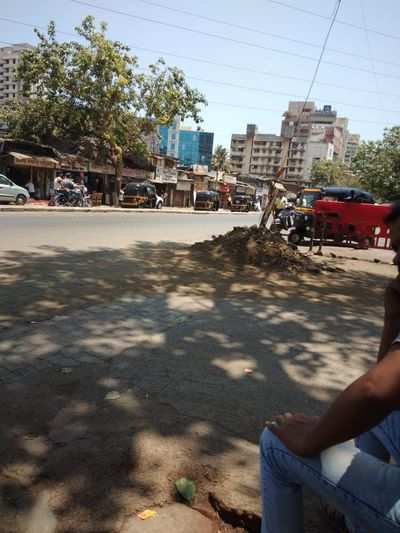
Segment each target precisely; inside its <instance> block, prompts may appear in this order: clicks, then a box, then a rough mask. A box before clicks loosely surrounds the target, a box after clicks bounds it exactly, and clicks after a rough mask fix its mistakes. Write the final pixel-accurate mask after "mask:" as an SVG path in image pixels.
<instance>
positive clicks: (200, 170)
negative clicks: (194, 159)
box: [193, 165, 208, 176]
mask: <svg viewBox="0 0 400 533" xmlns="http://www.w3.org/2000/svg"><path fill="white" fill-rule="evenodd" d="M193 174H197V175H198V176H206V175H207V174H208V166H207V165H193Z"/></svg>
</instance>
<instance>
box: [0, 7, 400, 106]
mask: <svg viewBox="0 0 400 533" xmlns="http://www.w3.org/2000/svg"><path fill="white" fill-rule="evenodd" d="M0 21H4V22H10V23H12V24H18V25H21V26H26V27H28V28H37V29H38V30H42V31H46V30H47V28H46V27H45V26H40V25H37V24H31V23H28V22H23V21H21V20H16V19H10V18H8V17H0ZM56 32H57V33H59V34H60V35H67V36H68V37H75V38H79V37H80V36H79V35H77V34H76V33H72V32H68V31H62V30H59V29H57V30H56ZM0 43H1V44H5V45H9V46H13V45H14V44H15V43H12V42H9V41H0ZM129 46H130V47H131V48H133V49H135V50H143V51H144V52H151V53H154V54H161V55H166V56H171V57H176V58H179V59H186V60H188V61H194V62H197V63H204V64H207V65H214V66H216V67H223V68H228V69H231V70H236V71H239V72H250V73H253V74H260V75H262V76H269V77H275V78H281V79H287V80H293V81H301V82H306V83H308V82H309V81H310V80H309V79H307V78H299V77H297V76H289V75H287V74H279V73H277V72H268V71H265V70H259V69H252V68H249V67H243V66H237V65H230V64H229V63H219V62H216V61H212V60H210V59H204V58H199V57H192V56H186V55H182V54H176V53H174V52H169V51H166V50H155V49H153V48H146V47H143V46H137V45H135V44H130V45H129ZM399 65H400V64H399ZM343 66H346V65H343ZM349 68H350V67H349ZM366 72H368V73H370V74H374V75H375V74H376V73H375V72H374V71H372V70H371V71H366ZM398 79H399V80H400V76H399V77H398ZM315 83H316V84H317V85H323V86H325V87H332V88H334V89H343V90H346V91H358V92H363V93H366V94H381V95H383V96H390V97H394V98H399V97H400V93H388V92H384V91H374V90H371V89H365V88H361V87H346V86H345V85H337V84H335V83H328V82H323V81H316V82H315Z"/></svg>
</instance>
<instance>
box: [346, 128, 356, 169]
mask: <svg viewBox="0 0 400 533" xmlns="http://www.w3.org/2000/svg"><path fill="white" fill-rule="evenodd" d="M359 146H360V136H359V135H358V134H357V133H349V135H348V137H347V142H346V149H345V154H344V162H345V163H346V165H348V166H350V165H351V162H352V161H353V157H354V156H355V154H356V152H357V150H358V147H359Z"/></svg>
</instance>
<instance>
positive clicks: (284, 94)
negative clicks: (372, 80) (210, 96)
mask: <svg viewBox="0 0 400 533" xmlns="http://www.w3.org/2000/svg"><path fill="white" fill-rule="evenodd" d="M316 74H318V72H316ZM186 78H188V79H191V80H194V81H200V82H204V83H211V84H214V85H222V86H225V87H232V88H234V89H244V90H246V91H256V92H260V93H266V94H276V95H278V96H288V97H289V98H301V101H305V102H308V99H309V98H310V94H311V91H312V89H313V86H314V83H315V81H314V82H313V83H312V85H310V88H309V90H308V92H307V97H306V98H305V100H304V97H303V96H302V95H299V94H294V93H286V92H282V91H273V90H270V89H262V88H260V87H250V86H248V85H238V84H236V83H231V82H227V81H220V80H209V79H204V78H198V77H197V76H186ZM308 81H309V80H308ZM314 100H316V101H318V102H323V101H326V100H325V99H321V98H314ZM329 102H330V103H331V104H335V105H343V106H347V107H354V108H358V109H366V110H368V111H380V112H385V113H391V114H393V113H400V109H390V110H389V109H382V108H380V107H373V106H365V105H362V104H351V103H350V104H349V103H346V102H338V101H336V100H331V99H329Z"/></svg>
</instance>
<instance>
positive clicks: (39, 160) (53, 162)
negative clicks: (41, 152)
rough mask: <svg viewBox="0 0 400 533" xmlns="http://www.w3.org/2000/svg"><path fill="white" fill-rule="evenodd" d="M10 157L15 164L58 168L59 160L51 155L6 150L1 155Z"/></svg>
mask: <svg viewBox="0 0 400 533" xmlns="http://www.w3.org/2000/svg"><path fill="white" fill-rule="evenodd" d="M7 156H8V157H9V158H12V162H13V164H14V165H15V166H20V167H37V168H58V166H59V162H58V161H57V159H54V158H52V157H44V156H43V157H40V156H37V155H27V154H21V153H20V152H8V154H5V155H4V156H3V157H7Z"/></svg>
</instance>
